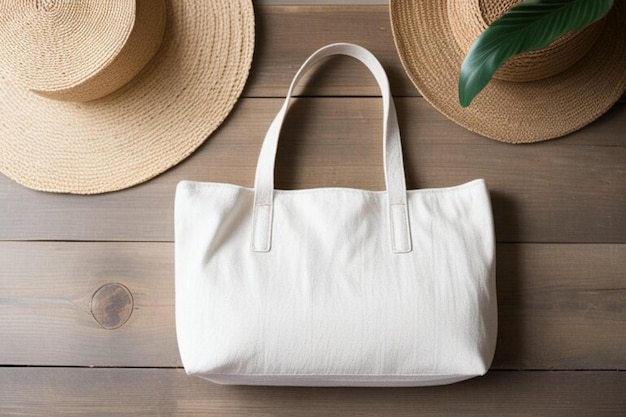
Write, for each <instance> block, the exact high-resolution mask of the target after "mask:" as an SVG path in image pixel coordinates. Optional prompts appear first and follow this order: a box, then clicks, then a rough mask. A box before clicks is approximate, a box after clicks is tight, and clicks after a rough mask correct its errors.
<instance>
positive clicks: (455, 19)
mask: <svg viewBox="0 0 626 417" xmlns="http://www.w3.org/2000/svg"><path fill="white" fill-rule="evenodd" d="M522 1H523V0H450V1H448V19H449V21H450V29H451V30H452V35H453V36H454V39H455V41H456V43H457V45H458V46H459V48H460V49H461V51H462V52H463V54H467V53H468V52H469V50H470V48H471V46H472V45H473V43H474V42H475V41H476V39H477V38H478V37H479V36H480V34H481V33H482V32H483V31H484V30H485V29H487V28H488V27H489V26H490V25H491V24H492V23H493V22H495V21H496V20H498V19H499V18H500V17H501V16H502V15H503V14H504V13H506V12H507V11H508V10H509V9H511V8H512V7H513V6H515V5H517V4H519V3H521V2H522ZM603 23H604V21H599V22H597V23H596V24H594V25H591V26H588V27H586V28H583V29H581V30H579V31H576V32H572V33H567V34H565V35H563V36H561V37H560V38H559V39H557V40H556V41H554V42H552V44H550V45H549V46H547V47H546V48H543V49H540V50H538V51H530V52H526V53H523V54H520V55H518V56H516V57H514V58H512V59H510V60H508V61H507V62H505V63H504V65H503V66H502V67H500V69H499V70H498V71H497V72H496V74H495V75H494V78H496V79H500V80H505V81H535V80H540V79H542V78H547V77H551V76H553V75H556V74H558V73H559V72H561V71H564V70H566V69H567V68H569V67H571V66H572V65H573V64H574V63H576V61H578V60H579V59H581V58H582V57H583V56H584V55H585V54H586V53H587V52H588V51H589V49H590V48H591V47H592V46H593V44H594V43H595V42H596V40H597V39H598V36H599V35H600V33H601V32H602V24H603Z"/></svg>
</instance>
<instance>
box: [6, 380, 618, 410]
mask: <svg viewBox="0 0 626 417" xmlns="http://www.w3.org/2000/svg"><path fill="white" fill-rule="evenodd" d="M625 407H626V373H624V372H515V371H513V372H497V371H495V372H493V371H492V372H490V373H488V374H487V375H486V376H484V377H482V378H476V379H473V380H470V381H465V382H461V383H458V384H453V385H448V386H442V387H423V388H395V389H388V388H294V387H246V386H221V385H216V384H212V383H210V382H208V381H204V380H201V379H198V378H193V377H189V376H186V375H185V374H184V372H183V371H182V370H179V369H84V368H83V369H81V368H78V369H59V368H4V369H2V368H0V414H2V415H3V416H7V417H9V416H46V417H52V416H64V417H66V416H156V415H159V416H185V417H187V416H220V417H224V416H290V417H298V416H342V417H351V416H359V417H361V416H389V417H395V416H416V415H428V416H452V415H454V416H497V417H500V416H549V417H560V416H563V417H570V416H572V415H575V416H593V417H605V416H618V415H623V411H624V409H625Z"/></svg>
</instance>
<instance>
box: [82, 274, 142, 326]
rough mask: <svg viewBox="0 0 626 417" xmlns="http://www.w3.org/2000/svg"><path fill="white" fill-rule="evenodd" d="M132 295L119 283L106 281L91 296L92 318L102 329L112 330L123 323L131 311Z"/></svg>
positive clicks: (132, 304)
mask: <svg viewBox="0 0 626 417" xmlns="http://www.w3.org/2000/svg"><path fill="white" fill-rule="evenodd" d="M133 306H134V301H133V296H132V294H131V292H130V290H129V289H128V288H126V287H125V286H124V285H122V284H119V283H116V282H115V283H108V284H104V285H103V286H102V287H100V288H98V289H97V290H96V292H94V293H93V296H92V297H91V304H90V310H91V314H92V315H93V318H94V319H96V321H97V322H98V324H99V325H100V326H102V327H103V328H104V329H107V330H113V329H117V328H119V327H121V326H123V325H124V323H126V322H127V321H128V319H129V318H130V315H131V314H132V312H133Z"/></svg>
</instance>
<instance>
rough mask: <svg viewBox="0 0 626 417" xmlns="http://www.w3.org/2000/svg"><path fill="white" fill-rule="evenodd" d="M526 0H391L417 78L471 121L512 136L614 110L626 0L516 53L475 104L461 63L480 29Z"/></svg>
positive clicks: (552, 129)
mask: <svg viewBox="0 0 626 417" xmlns="http://www.w3.org/2000/svg"><path fill="white" fill-rule="evenodd" d="M519 2H520V0H441V1H431V0H391V1H390V14H391V23H392V29H393V36H394V40H395V43H396V48H397V50H398V53H399V55H400V58H401V60H402V64H403V65H404V68H405V70H406V72H407V73H408V75H409V77H410V78H411V80H412V81H413V84H415V86H416V87H417V88H418V89H419V90H420V92H421V94H422V95H423V96H424V98H425V99H426V100H428V101H429V102H430V103H431V104H432V105H433V106H434V107H435V108H436V109H438V110H439V111H440V112H442V113H443V114H444V115H446V116H447V117H448V118H450V119H452V120H453V121H454V122H456V123H458V124H459V125H461V126H464V127H465V128H467V129H469V130H471V131H474V132H476V133H478V134H481V135H483V136H487V137H489V138H492V139H496V140H499V141H503V142H509V143H529V142H538V141H542V140H546V139H552V138H556V137H559V136H563V135H566V134H568V133H570V132H573V131H575V130H577V129H580V128H581V127H583V126H585V125H587V124H589V123H590V122H592V121H593V120H595V119H596V118H598V117H600V116H601V115H602V114H603V113H604V112H606V111H607V110H608V109H609V108H610V107H611V106H612V105H613V104H614V103H615V102H616V101H617V100H619V98H620V96H621V95H622V94H623V93H624V91H626V25H625V24H624V22H626V1H623V0H619V1H616V2H615V4H614V6H613V9H612V10H611V11H610V12H609V15H608V16H607V17H606V18H605V19H603V20H601V21H599V22H597V23H594V24H593V25H591V26H589V27H587V28H585V29H582V30H580V31H578V32H574V33H571V34H567V35H565V36H563V37H562V38H560V39H558V40H557V41H555V42H554V43H552V44H551V45H550V46H548V47H547V48H545V49H542V50H540V51H533V52H528V53H526V54H522V55H519V56H518V57H516V58H514V59H513V60H511V61H508V62H507V63H506V64H505V65H504V66H503V67H501V68H500V70H499V71H498V72H497V73H496V75H495V77H494V78H496V79H492V80H491V82H490V83H489V84H488V85H487V87H486V88H485V89H484V90H483V91H482V92H481V93H480V94H479V95H478V96H476V98H475V99H474V101H473V102H472V104H471V105H470V106H469V107H467V108H462V107H461V106H460V104H459V99H458V80H459V71H460V68H461V63H462V62H463V59H464V58H465V55H466V53H467V51H468V50H469V48H470V46H471V45H472V44H473V42H474V41H475V39H476V38H477V37H478V35H480V33H481V32H482V31H483V30H484V29H485V28H486V27H487V26H488V25H489V24H490V23H491V22H493V21H494V20H496V19H497V18H498V17H500V16H501V15H502V14H503V13H504V12H505V11H506V10H508V9H509V8H510V7H512V6H514V5H515V4H517V3H519Z"/></svg>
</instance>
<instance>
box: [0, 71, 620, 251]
mask: <svg viewBox="0 0 626 417" xmlns="http://www.w3.org/2000/svg"><path fill="white" fill-rule="evenodd" d="M371 82H372V83H373V82H374V81H373V80H371ZM281 103H282V100H281V99H246V100H243V101H242V102H241V103H240V104H239V105H238V106H237V109H236V110H235V112H234V113H233V114H232V115H231V117H230V118H229V119H228V121H227V122H226V123H225V125H224V126H222V128H220V130H219V131H218V132H217V133H216V134H215V135H214V136H212V137H211V138H210V139H209V140H208V141H207V142H206V143H205V144H204V145H203V146H202V147H201V148H200V149H199V150H198V151H197V152H196V153H195V154H194V155H192V156H191V157H190V158H188V159H187V160H186V161H184V162H183V163H181V164H179V165H178V166H176V167H175V168H173V169H172V170H170V171H168V172H166V173H164V174H162V175H161V176H159V177H157V178H156V179H154V180H152V181H149V182H147V183H145V184H142V185H139V186H137V187H134V188H131V189H127V190H123V191H120V192H116V193H109V194H104V195H97V196H72V195H55V194H50V193H41V192H36V191H32V190H28V189H26V188H24V187H21V186H19V185H17V184H15V183H14V182H13V181H11V180H9V179H8V178H6V177H4V176H0V196H2V198H0V213H2V215H1V216H0V240H125V241H136V240H142V241H171V240H173V226H174V223H173V209H174V192H175V187H176V183H177V182H178V181H180V180H183V179H189V180H198V181H214V182H229V183H235V184H240V185H244V186H253V178H254V169H255V166H256V161H257V157H258V153H259V149H260V146H261V142H262V140H263V137H264V134H265V131H266V129H267V126H268V125H269V123H270V121H271V120H272V118H273V117H274V115H275V112H276V111H277V109H278V108H279V107H280V105H281ZM396 103H397V107H398V111H399V118H400V125H401V126H400V127H401V132H402V135H403V137H402V138H403V149H404V162H405V167H406V173H407V183H408V186H409V187H410V188H426V187H442V186H449V185H456V184H459V183H462V182H465V181H469V180H472V179H474V178H477V177H482V178H485V179H486V180H487V182H488V184H489V187H490V190H491V191H492V197H493V205H494V213H495V220H496V232H497V239H498V240H499V241H502V242H601V243H611V242H612V243H625V242H626V216H624V215H623V213H624V208H625V207H626V142H625V141H624V140H623V132H624V131H626V104H624V105H621V104H620V105H617V106H615V108H614V109H612V110H611V112H610V113H609V114H608V115H607V116H606V117H604V118H602V119H601V120H599V121H597V122H596V123H595V124H594V125H592V126H589V127H588V128H586V129H583V130H581V131H579V132H576V133H575V134H573V135H571V136H570V137H568V138H566V139H559V140H553V141H548V142H544V143H540V144H535V145H531V146H513V145H508V144H502V143H498V142H494V141H492V140H489V139H485V138H481V137H478V136H476V135H475V134H472V133H471V132H468V131H467V130H465V129H463V128H461V127H459V126H457V125H456V124H454V123H451V122H450V121H449V120H447V119H446V118H445V117H444V116H442V115H440V114H439V113H438V112H436V111H435V110H433V109H432V107H430V105H428V104H427V103H426V102H425V101H424V100H423V99H421V98H405V99H398V100H396ZM381 108H382V105H381V102H380V99H378V98H368V99H364V98H358V99H357V98H310V99H300V100H298V101H296V102H295V103H294V105H293V107H292V109H291V110H292V111H291V112H290V113H289V115H288V119H287V122H286V125H285V129H284V131H283V135H282V137H281V139H282V140H281V144H280V147H279V153H278V159H277V182H276V185H277V187H279V188H307V187H321V186H343V187H356V188H366V189H382V188H383V187H384V181H383V173H382V149H381V148H382V143H381V139H380V138H381V135H382V133H381V132H382V126H381V119H382V116H381V111H382V110H381Z"/></svg>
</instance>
